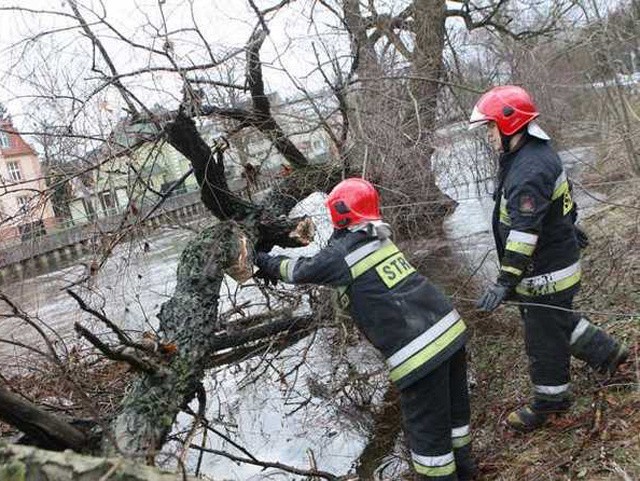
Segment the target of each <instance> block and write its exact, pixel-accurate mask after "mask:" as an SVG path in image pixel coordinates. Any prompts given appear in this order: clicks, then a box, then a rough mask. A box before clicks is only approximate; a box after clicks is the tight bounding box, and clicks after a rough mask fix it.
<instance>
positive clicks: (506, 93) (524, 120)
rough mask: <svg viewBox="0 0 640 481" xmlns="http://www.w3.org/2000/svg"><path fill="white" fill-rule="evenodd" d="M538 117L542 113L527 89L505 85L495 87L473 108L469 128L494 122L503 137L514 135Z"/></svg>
mask: <svg viewBox="0 0 640 481" xmlns="http://www.w3.org/2000/svg"><path fill="white" fill-rule="evenodd" d="M538 115H540V113H539V112H538V109H537V108H536V106H535V104H534V103H533V99H532V98H531V95H529V93H528V92H527V91H526V90H525V89H523V88H522V87H516V86H515V85H504V86H501V87H494V88H492V89H491V90H489V91H488V92H486V93H485V94H484V95H483V96H482V97H480V100H478V102H477V103H476V105H475V107H473V112H472V113H471V118H470V119H469V122H470V124H471V125H470V126H469V128H470V129H472V128H474V127H477V126H478V125H483V124H486V123H487V122H490V121H493V122H495V123H496V125H497V126H498V130H499V131H500V133H501V134H502V135H513V134H515V133H516V132H518V131H519V130H520V129H521V128H522V127H524V126H525V125H527V124H528V123H529V122H531V121H532V120H533V119H535V118H536V117H537V116H538Z"/></svg>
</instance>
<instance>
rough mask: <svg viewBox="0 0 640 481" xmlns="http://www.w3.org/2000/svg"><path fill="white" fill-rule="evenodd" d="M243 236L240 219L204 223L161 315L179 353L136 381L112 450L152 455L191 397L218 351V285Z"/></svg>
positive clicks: (167, 337)
mask: <svg viewBox="0 0 640 481" xmlns="http://www.w3.org/2000/svg"><path fill="white" fill-rule="evenodd" d="M241 235H242V233H241V232H240V230H239V228H238V226H237V225H236V224H233V223H231V222H222V223H220V224H217V225H215V226H212V227H208V228H205V229H204V230H203V231H202V232H200V233H199V234H198V235H197V236H196V237H195V238H194V239H192V240H191V241H190V242H189V244H188V245H187V247H186V248H185V250H184V251H183V253H182V256H181V258H180V263H179V265H178V272H177V285H176V288H175V291H174V293H173V296H172V297H171V299H170V300H169V301H167V302H165V303H164V304H163V305H162V307H161V309H160V313H159V314H158V318H159V320H160V331H161V334H162V337H163V339H164V342H168V343H173V344H175V346H176V347H177V353H176V355H175V356H174V357H173V358H171V360H170V361H169V362H168V363H167V365H166V366H165V367H164V368H163V369H160V370H158V372H156V373H153V374H147V375H143V376H141V377H139V378H138V379H137V380H136V381H135V382H134V384H133V386H132V388H131V390H130V391H129V393H128V394H127V396H126V398H125V399H124V401H123V404H122V409H121V412H120V414H119V416H118V417H117V419H116V421H115V423H114V426H113V434H114V440H115V443H116V446H113V445H111V442H110V441H109V440H108V437H107V438H105V440H106V441H107V443H108V444H107V448H108V452H109V453H114V452H118V451H119V452H122V453H124V454H125V455H128V456H139V455H141V454H145V455H146V456H147V458H148V459H150V460H151V459H153V457H154V455H155V453H156V451H157V450H158V449H160V448H161V447H162V445H163V443H164V441H165V439H166V436H167V435H168V434H169V431H170V429H171V426H172V425H173V423H174V421H175V418H176V415H177V414H178V412H179V411H180V409H181V408H182V406H184V405H186V404H187V403H188V402H189V401H190V400H191V399H193V397H194V395H195V392H196V389H197V388H198V386H199V383H200V380H201V379H202V377H203V376H204V369H205V366H206V365H207V361H208V359H209V358H211V357H212V356H213V354H214V353H215V350H216V346H217V330H218V328H219V326H218V325H217V316H218V300H219V297H220V295H219V291H220V286H221V284H222V279H223V275H224V271H225V269H227V268H228V267H229V266H231V265H232V264H233V263H234V262H235V261H236V259H237V258H238V255H239V249H240V243H239V239H240V236H241Z"/></svg>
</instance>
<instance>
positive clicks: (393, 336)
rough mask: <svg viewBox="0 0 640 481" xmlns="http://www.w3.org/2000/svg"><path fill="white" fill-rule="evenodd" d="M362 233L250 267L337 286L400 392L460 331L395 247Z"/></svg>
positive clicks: (445, 354) (442, 301)
mask: <svg viewBox="0 0 640 481" xmlns="http://www.w3.org/2000/svg"><path fill="white" fill-rule="evenodd" d="M370 232H371V231H369V230H359V231H356V232H352V231H349V230H346V229H345V230H340V231H336V232H335V233H334V235H333V236H332V237H331V239H330V241H329V244H328V245H327V247H325V248H324V249H322V250H321V251H320V252H318V253H317V254H316V255H315V256H313V257H299V258H289V257H286V256H273V257H270V258H269V259H268V260H267V261H265V262H263V263H262V265H258V267H260V268H261V269H265V270H266V271H267V272H269V273H270V274H272V275H277V276H278V277H279V278H280V279H282V280H283V281H285V282H290V283H294V284H305V283H308V284H320V285H328V286H333V287H335V288H337V289H338V292H339V293H340V297H341V301H342V304H343V306H344V307H345V308H347V309H348V310H349V312H350V314H351V316H352V318H353V320H354V321H355V323H356V325H357V326H358V328H359V329H360V330H361V331H362V332H363V334H364V335H365V336H366V337H367V338H368V339H369V341H371V343H372V344H373V345H374V346H375V347H376V348H377V349H379V350H380V351H381V352H382V354H383V355H384V357H385V358H386V360H387V365H388V366H389V369H390V377H391V380H392V381H394V382H395V383H396V384H397V385H398V387H400V388H403V387H406V386H408V385H410V384H411V383H413V382H414V381H416V380H418V379H420V378H421V377H422V376H424V375H425V374H427V373H429V372H430V371H431V370H433V369H434V368H435V367H437V366H439V365H440V364H441V363H442V362H443V361H445V360H446V359H448V358H449V357H450V356H451V355H452V354H453V353H455V352H456V351H457V350H458V349H460V348H461V347H462V346H463V345H464V343H465V341H466V339H467V336H468V334H467V329H466V326H465V324H464V322H463V320H462V319H461V318H460V316H459V314H458V313H457V311H456V310H455V309H453V306H452V305H451V304H450V303H449V301H448V300H447V298H446V297H445V296H444V295H443V294H442V293H441V292H440V291H439V290H438V289H436V288H435V286H433V285H432V284H431V282H429V281H428V280H427V279H426V278H425V277H424V276H422V275H420V274H419V273H418V272H417V271H416V269H415V268H414V267H413V266H412V265H411V264H409V262H408V261H407V259H406V258H405V256H404V254H403V253H402V252H401V251H400V250H399V249H398V247H397V246H396V245H395V244H394V243H393V242H391V241H390V240H388V239H387V240H381V239H378V238H377V237H375V236H372V235H371V233H370Z"/></svg>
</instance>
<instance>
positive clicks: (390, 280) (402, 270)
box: [376, 252, 416, 289]
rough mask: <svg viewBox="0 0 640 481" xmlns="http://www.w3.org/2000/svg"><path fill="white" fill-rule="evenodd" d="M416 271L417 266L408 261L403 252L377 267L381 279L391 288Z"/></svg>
mask: <svg viewBox="0 0 640 481" xmlns="http://www.w3.org/2000/svg"><path fill="white" fill-rule="evenodd" d="M415 271H416V269H415V267H413V266H412V265H411V264H409V263H408V262H407V260H406V259H405V258H404V254H403V253H402V252H398V253H397V254H395V255H393V256H391V257H389V258H388V259H387V260H385V261H383V262H382V263H381V264H379V265H378V266H377V267H376V272H377V273H378V275H379V276H380V279H382V282H384V283H385V285H386V286H387V287H388V288H389V289H391V288H392V287H393V286H395V285H396V284H398V283H399V282H400V281H401V280H403V279H405V278H406V277H408V276H409V275H411V274H413V273H414V272H415Z"/></svg>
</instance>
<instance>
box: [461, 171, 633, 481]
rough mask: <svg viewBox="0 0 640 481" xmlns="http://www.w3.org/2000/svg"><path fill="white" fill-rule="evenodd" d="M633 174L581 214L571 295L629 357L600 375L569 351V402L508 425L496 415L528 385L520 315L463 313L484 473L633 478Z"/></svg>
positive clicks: (510, 310) (600, 480) (599, 480)
mask: <svg viewBox="0 0 640 481" xmlns="http://www.w3.org/2000/svg"><path fill="white" fill-rule="evenodd" d="M637 188H638V183H637V182H636V183H629V184H626V185H624V186H623V187H622V188H620V186H618V187H617V188H616V189H615V190H611V191H610V192H608V194H609V195H608V197H607V201H606V202H605V203H602V204H599V207H597V208H596V209H594V210H593V211H592V212H591V213H590V215H589V216H588V217H586V218H584V219H582V221H581V223H582V225H583V226H584V227H585V229H586V230H587V231H588V233H589V236H590V245H589V246H588V247H587V248H586V249H585V251H584V253H583V288H582V293H581V295H580V298H579V301H578V303H577V306H578V308H579V309H580V310H581V311H582V312H584V313H586V314H587V316H588V317H589V318H590V319H591V321H592V322H594V323H595V324H598V325H599V326H601V327H603V328H604V329H606V330H607V331H608V332H609V333H611V334H613V335H614V336H615V337H616V338H617V339H619V340H622V341H623V342H625V343H626V344H627V345H628V346H629V348H630V350H631V356H630V360H629V362H628V363H627V364H626V365H625V366H624V369H623V370H622V371H621V372H620V374H619V375H617V376H615V377H614V378H613V379H611V380H608V381H605V380H604V379H603V378H602V377H599V376H597V375H596V374H595V373H593V372H591V371H590V370H589V369H588V368H587V367H586V366H585V365H584V364H583V363H581V362H579V361H577V360H572V390H573V395H574V397H575V402H574V406H573V409H572V411H571V412H570V413H569V414H568V415H565V416H563V417H561V418H558V419H556V420H554V421H553V423H552V424H551V425H550V426H549V427H547V428H545V429H542V430H540V431H537V432H535V433H530V434H524V435H521V434H514V433H512V432H510V431H509V430H507V429H506V428H505V427H504V424H503V421H504V419H505V417H506V416H507V415H508V413H509V412H510V411H511V410H513V409H514V408H516V407H518V406H520V405H522V404H524V403H525V402H526V401H527V398H528V395H529V392H530V387H529V381H528V378H527V359H526V356H525V354H524V346H523V341H522V335H521V332H520V330H521V326H520V321H519V314H518V311H517V310H516V308H515V307H506V308H502V309H500V310H499V311H498V313H497V315H495V316H491V317H484V318H479V317H477V315H476V316H475V317H474V315H473V314H469V315H468V317H471V319H470V324H471V325H472V327H473V330H474V337H473V339H472V341H471V342H470V345H469V350H470V354H471V364H472V366H473V370H474V372H475V377H476V381H477V385H476V387H475V388H474V389H473V390H472V410H473V429H474V449H475V456H476V458H477V460H478V462H479V466H480V470H481V477H480V479H483V480H496V481H497V480H500V481H513V480H519V481H534V480H535V481H541V480H550V481H551V480H553V481H561V480H562V481H564V480H567V481H568V480H589V481H604V480H611V481H613V480H623V481H632V480H639V479H640V353H639V344H640V248H639V247H640V242H639V241H638V230H639V225H640V223H639V222H638V217H639V214H640V199H639V198H638V195H637Z"/></svg>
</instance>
